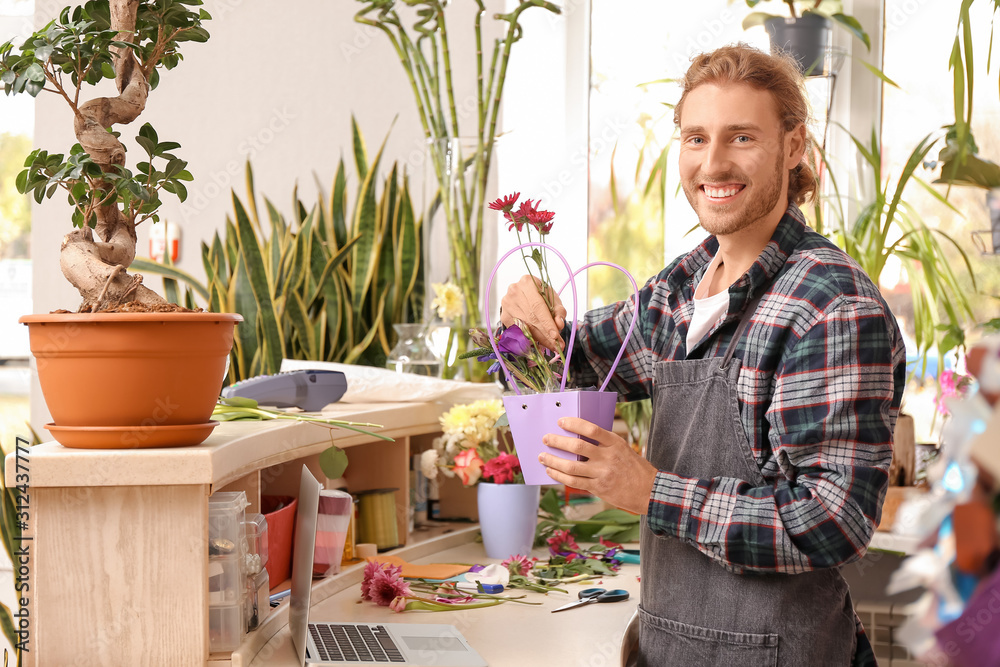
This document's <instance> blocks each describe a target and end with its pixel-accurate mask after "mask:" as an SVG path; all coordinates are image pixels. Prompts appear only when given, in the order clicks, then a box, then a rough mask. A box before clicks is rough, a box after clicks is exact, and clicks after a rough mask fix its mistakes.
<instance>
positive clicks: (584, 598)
mask: <svg viewBox="0 0 1000 667" xmlns="http://www.w3.org/2000/svg"><path fill="white" fill-rule="evenodd" d="M579 597H580V599H579V600H577V601H576V602H570V603H569V604H564V605H563V606H561V607H559V608H558V609H553V610H552V613H553V614H554V613H556V612H557V611H563V610H564V609H572V608H573V607H579V606H580V605H583V604H589V603H591V602H621V601H623V600H628V591H626V590H625V589H622V588H615V589H613V590H610V591H609V590H605V589H603V588H585V589H583V590H582V591H580V594H579Z"/></svg>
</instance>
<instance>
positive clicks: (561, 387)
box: [483, 242, 639, 396]
mask: <svg viewBox="0 0 1000 667" xmlns="http://www.w3.org/2000/svg"><path fill="white" fill-rule="evenodd" d="M533 246H534V247H539V248H546V249H548V250H551V251H552V252H554V253H555V254H556V257H558V258H559V259H560V260H561V261H562V263H563V266H565V267H566V273H567V274H568V275H569V276H570V277H569V279H568V280H567V281H566V283H565V284H564V285H563V286H562V288H560V289H559V291H558V292H557V294H558V293H562V291H563V290H564V289H566V285H569V286H570V288H571V291H572V293H573V319H572V320H571V322H570V333H569V345H568V346H567V348H566V364H565V366H564V368H563V374H562V382H561V383H560V385H559V391H560V392H563V391H565V390H566V376H567V373H566V369H567V368H569V360H570V355H572V354H573V343H574V342H575V341H576V319H577V300H578V296H577V293H576V281H574V280H573V279H574V278H575V277H576V276H577V274H579V273H580V272H582V271H585V270H587V269H589V268H590V267H592V266H610V267H611V268H613V269H618V270H619V271H621V272H622V273H624V274H625V275H626V276H627V277H628V279H629V282H631V283H632V290H633V294H634V296H635V309H634V311H633V313H632V321H631V322H630V323H629V326H628V332H627V333H626V334H625V341H624V342H623V343H622V346H621V348H620V349H619V350H618V356H616V357H615V361H614V364H613V365H612V366H611V371H610V372H609V373H608V375H607V377H605V378H604V383H603V384H602V385H601V389H600V391H604V389H605V387H607V386H608V382H610V380H611V376H612V375H614V373H615V369H616V368H617V367H618V362H619V361H621V358H622V354H624V352H625V347H626V345H628V339H629V338H630V337H631V336H632V331H633V329H635V320H636V317H638V314H639V287H638V286H637V285H636V282H635V278H633V277H632V274H630V273H629V272H628V271H626V270H625V269H623V268H622V267H620V266H618V265H617V264H612V263H611V262H591V263H590V264H587V265H586V266H584V267H583V268H581V269H579V270H578V271H576V272H574V271H573V269H572V268H570V265H569V262H567V261H566V258H565V257H563V255H562V253H560V252H559V251H558V250H557V249H556V248H553V247H552V246H550V245H548V244H547V243H540V242H531V243H522V244H521V245H518V246H515V247H514V248H511V249H510V250H508V251H507V252H506V253H505V254H504V256H503V257H501V258H500V260H499V261H497V263H496V266H494V267H493V271H492V273H490V279H489V281H488V282H487V283H486V295H485V300H484V307H483V311H484V312H483V316H484V319H485V321H486V331H487V335H488V336H489V339H490V346H491V347H492V348H493V354H495V355H496V358H497V361H498V362H499V363H500V367H501V368H502V369H503V372H504V377H506V378H507V383H508V384H510V386H511V387H513V388H514V393H516V394H517V395H518V396H520V395H521V390H520V389H518V388H517V382H515V381H514V379H513V378H512V377H511V374H510V369H508V368H507V364H506V363H505V362H504V359H503V355H502V354H500V350H499V349H498V348H497V344H496V341H495V340H494V338H493V325H492V324H491V322H490V294H491V293H492V290H493V280H494V278H496V274H497V270H499V268H500V265H501V264H503V262H504V260H506V259H507V258H508V257H510V256H511V255H513V254H514V253H515V252H517V251H519V250H522V249H524V248H530V247H533Z"/></svg>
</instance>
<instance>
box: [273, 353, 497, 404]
mask: <svg viewBox="0 0 1000 667" xmlns="http://www.w3.org/2000/svg"><path fill="white" fill-rule="evenodd" d="M300 370H324V371H326V370H330V371H340V372H342V373H343V374H344V375H345V377H346V378H347V391H346V392H345V393H344V395H343V396H342V397H341V399H340V402H341V403H398V402H401V401H405V402H414V403H423V402H434V401H447V402H449V403H471V402H472V401H479V400H484V399H491V398H500V397H501V395H502V392H501V391H500V387H499V386H498V385H497V384H496V383H493V382H459V381H457V380H442V379H440V378H432V377H425V376H423V375H414V374H413V373H397V372H396V371H390V370H388V369H385V368H375V367H374V366H355V365H354V364H340V363H336V362H332V361H305V360H301V359H282V360H281V372H282V373H284V372H286V371H300Z"/></svg>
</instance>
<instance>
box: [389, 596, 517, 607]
mask: <svg viewBox="0 0 1000 667" xmlns="http://www.w3.org/2000/svg"><path fill="white" fill-rule="evenodd" d="M404 599H406V600H409V602H407V603H406V611H414V610H419V611H458V610H462V609H480V608H482V607H495V606H497V605H498V604H503V602H504V601H503V600H490V601H488V602H475V603H471V604H451V603H448V602H437V601H435V600H428V599H427V598H422V597H418V596H416V595H407V596H405V598H404Z"/></svg>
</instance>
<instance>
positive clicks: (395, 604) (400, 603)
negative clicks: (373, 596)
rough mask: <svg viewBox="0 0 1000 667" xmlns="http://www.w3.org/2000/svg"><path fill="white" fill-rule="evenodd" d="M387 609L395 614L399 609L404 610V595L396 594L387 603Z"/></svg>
mask: <svg viewBox="0 0 1000 667" xmlns="http://www.w3.org/2000/svg"><path fill="white" fill-rule="evenodd" d="M389 609H392V610H393V611H394V612H396V613H397V614H398V613H399V612H401V611H406V597H404V596H402V595H399V596H397V597H396V598H395V599H393V601H392V602H390V603H389Z"/></svg>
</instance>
